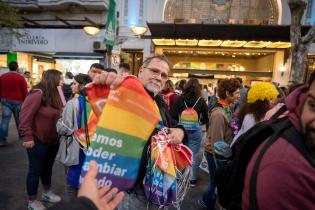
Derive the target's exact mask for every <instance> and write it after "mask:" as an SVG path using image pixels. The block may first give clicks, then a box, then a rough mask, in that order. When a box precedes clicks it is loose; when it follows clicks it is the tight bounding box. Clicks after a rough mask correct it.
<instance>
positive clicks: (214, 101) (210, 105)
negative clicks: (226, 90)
mask: <svg viewBox="0 0 315 210" xmlns="http://www.w3.org/2000/svg"><path fill="white" fill-rule="evenodd" d="M217 102H218V98H217V97H216V95H213V96H211V97H209V102H208V112H209V113H210V112H211V110H212V109H213V108H214V107H215V106H216V104H217Z"/></svg>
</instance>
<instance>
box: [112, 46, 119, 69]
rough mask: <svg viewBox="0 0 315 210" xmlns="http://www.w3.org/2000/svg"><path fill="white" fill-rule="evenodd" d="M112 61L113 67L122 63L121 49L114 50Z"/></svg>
mask: <svg viewBox="0 0 315 210" xmlns="http://www.w3.org/2000/svg"><path fill="white" fill-rule="evenodd" d="M111 63H112V66H113V67H118V66H119V64H120V51H115V50H113V51H112V55H111Z"/></svg>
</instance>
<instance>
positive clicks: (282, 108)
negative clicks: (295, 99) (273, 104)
mask: <svg viewBox="0 0 315 210" xmlns="http://www.w3.org/2000/svg"><path fill="white" fill-rule="evenodd" d="M287 110H288V108H287V106H286V105H283V106H282V107H281V108H280V109H279V110H278V111H277V112H276V113H274V114H273V115H272V116H271V118H270V119H277V118H278V117H279V116H280V115H282V114H283V113H284V112H285V111H287Z"/></svg>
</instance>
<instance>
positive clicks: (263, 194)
mask: <svg viewBox="0 0 315 210" xmlns="http://www.w3.org/2000/svg"><path fill="white" fill-rule="evenodd" d="M307 91H308V88H307V87H301V88H298V89H296V90H295V91H293V92H292V93H291V94H290V95H289V96H288V97H287V98H286V100H285V102H286V106H287V108H288V110H289V114H288V117H289V119H290V121H291V122H292V123H293V125H294V126H295V127H296V128H297V129H298V130H301V129H300V117H301V112H302V108H303V104H304V102H305V99H306V95H307ZM263 145H264V144H262V145H260V146H259V148H258V149H257V151H256V152H255V154H254V156H253V157H252V158H251V160H250V162H249V165H248V166H247V169H246V178H245V185H244V191H243V195H242V206H243V209H244V210H246V209H248V207H249V186H250V184H249V183H250V177H251V174H252V170H253V167H254V164H255V162H256V159H257V156H258V154H259V153H260V151H261V149H262V147H263ZM256 186H257V189H256V190H257V191H256V195H257V203H258V208H259V209H270V210H273V209H275V210H278V209H288V210H291V209H292V210H293V209H314V206H315V168H313V167H312V166H311V165H310V164H309V162H308V161H307V160H306V159H305V158H304V157H303V155H302V154H300V153H299V152H298V151H297V150H296V149H295V147H293V146H292V145H291V144H290V143H288V142H287V141H286V140H284V139H282V138H280V139H278V140H277V141H276V142H275V143H274V144H273V145H271V146H270V147H269V149H268V150H267V152H266V153H265V154H264V157H263V159H262V161H261V163H260V166H259V170H258V177H257V184H256Z"/></svg>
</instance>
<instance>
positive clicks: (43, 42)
mask: <svg viewBox="0 0 315 210" xmlns="http://www.w3.org/2000/svg"><path fill="white" fill-rule="evenodd" d="M18 31H19V32H20V33H21V34H23V36H22V37H21V38H16V37H9V36H5V35H3V34H1V33H3V31H1V30H0V35H2V37H6V39H7V41H6V42H5V43H11V44H9V45H8V44H6V45H5V44H3V43H4V42H3V43H0V50H1V51H2V52H3V54H0V68H3V69H5V67H6V66H7V59H6V52H8V51H13V52H17V61H18V63H19V67H20V71H21V72H22V73H23V72H25V71H29V72H31V75H32V78H33V80H34V81H39V80H40V78H41V75H42V73H43V71H45V70H48V69H57V70H60V71H61V72H63V73H65V72H67V71H71V72H72V73H73V74H78V73H87V71H88V69H89V67H90V65H91V64H92V63H100V62H102V61H103V60H104V55H105V53H103V54H101V53H95V52H94V48H93V43H94V42H95V41H99V39H100V37H88V36H87V35H86V34H85V33H84V32H83V30H81V29H21V30H18Z"/></svg>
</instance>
